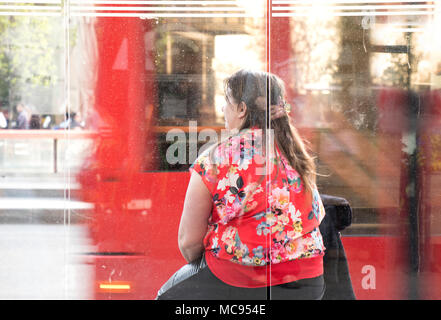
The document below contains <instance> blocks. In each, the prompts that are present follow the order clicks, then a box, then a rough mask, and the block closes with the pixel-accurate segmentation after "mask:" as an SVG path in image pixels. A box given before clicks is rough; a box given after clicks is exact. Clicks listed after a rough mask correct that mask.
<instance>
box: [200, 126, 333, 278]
mask: <svg viewBox="0 0 441 320" xmlns="http://www.w3.org/2000/svg"><path fill="white" fill-rule="evenodd" d="M264 141H265V140H264V137H263V135H262V130H260V129H257V128H252V129H244V130H241V131H240V132H239V133H238V134H236V135H234V136H232V137H230V138H229V139H227V140H226V141H224V142H222V143H220V144H219V145H217V146H216V147H215V149H211V150H207V152H205V153H204V154H203V155H201V156H200V157H199V158H198V159H197V161H196V162H195V164H194V165H193V166H192V168H191V170H193V171H195V172H197V173H198V174H199V175H200V176H201V177H202V180H203V182H204V183H205V185H206V186H207V188H208V190H209V191H210V194H211V196H212V199H213V207H212V213H211V217H210V220H209V230H208V232H207V234H206V237H205V239H204V246H205V250H206V257H207V262H208V264H209V266H210V267H211V269H212V271H213V272H214V273H215V274H216V272H217V275H218V276H219V277H220V278H221V279H223V280H224V281H225V282H227V283H228V282H230V283H231V282H234V283H231V284H233V285H242V286H260V285H263V284H264V283H265V285H266V280H265V279H263V278H265V277H266V272H265V270H264V268H262V266H266V265H268V264H269V263H270V262H271V265H272V266H274V265H276V264H280V263H285V262H293V263H291V264H299V261H300V260H303V262H304V261H306V260H304V259H311V258H315V257H319V258H320V259H317V261H319V260H321V257H322V255H323V253H324V247H323V242H322V238H321V235H320V231H319V229H318V226H319V224H320V221H321V220H322V219H323V217H324V214H325V213H324V208H323V205H322V203H321V200H320V197H319V194H318V192H317V189H315V188H314V189H313V192H312V193H311V192H309V191H308V190H307V189H306V188H305V186H304V183H303V181H302V179H301V177H300V175H299V174H298V173H297V171H296V170H294V169H293V168H292V167H291V166H290V165H289V163H288V161H287V160H286V158H285V157H284V156H283V155H282V154H281V153H280V152H279V150H278V148H276V150H275V153H274V154H271V155H268V157H269V163H270V166H268V168H267V169H266V167H265V161H266V160H267V159H266V155H265V152H264V149H265V148H264ZM294 261H296V262H294ZM312 261H313V260H310V261H308V262H312ZM232 263H233V264H232ZM282 265H283V267H277V268H276V270H275V271H276V273H277V269H280V273H281V274H284V273H285V271H284V270H285V269H287V267H288V266H287V265H286V264H282ZM317 265H318V263H317ZM231 267H232V268H235V270H234V271H235V273H236V274H240V275H241V276H240V277H237V279H236V276H235V275H234V274H232V273H231ZM250 267H251V268H250ZM292 267H293V265H292V266H291V268H292ZM273 268H274V267H273ZM317 268H319V267H318V266H317V267H316V269H317ZM226 269H229V271H227V270H226ZM282 269H283V270H282ZM303 269H304V270H305V272H307V271H308V270H306V269H308V268H303ZM309 269H311V268H309ZM313 269H314V268H313ZM309 271H311V270H309ZM314 272H315V271H314ZM317 272H319V271H317ZM244 273H245V274H249V277H248V278H256V273H259V274H262V275H264V274H265V276H263V278H262V280H260V281H259V280H258V281H257V282H254V281H250V279H248V278H247V277H246V276H245V277H244V276H243V275H244ZM273 276H275V277H276V278H277V275H276V274H274V275H273ZM297 276H300V275H297ZM308 276H310V274H309V273H308ZM233 278H234V279H233ZM228 279H229V280H228ZM241 279H243V281H242V280H241ZM264 280H265V281H264ZM274 280H275V279H274V277H273V281H274Z"/></svg>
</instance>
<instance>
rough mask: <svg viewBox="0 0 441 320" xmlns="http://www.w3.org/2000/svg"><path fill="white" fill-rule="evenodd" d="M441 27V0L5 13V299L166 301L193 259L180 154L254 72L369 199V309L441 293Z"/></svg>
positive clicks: (349, 241)
mask: <svg viewBox="0 0 441 320" xmlns="http://www.w3.org/2000/svg"><path fill="white" fill-rule="evenodd" d="M440 28H441V3H440V2H439V1H395V0H394V1H387V2H383V1H379V0H378V1H377V0H370V1H355V0H346V1H334V0H331V1H329V0H328V1H313V2H311V1H305V0H296V1H276V0H272V1H269V0H268V1H264V0H235V1H226V0H218V1H184V0H179V1H135V0H126V1H112V0H109V1H93V0H47V1H43V0H41V1H37V0H33V1H0V268H1V271H2V272H0V274H1V275H0V282H1V283H2V286H1V287H0V298H1V299H22V298H24V299H153V298H154V297H155V295H156V292H157V290H158V289H159V287H160V286H161V284H162V283H163V282H164V281H166V280H167V279H168V277H169V276H171V275H172V274H173V272H174V271H175V270H176V269H177V268H178V267H179V266H181V265H182V264H183V263H184V260H183V258H182V257H181V255H180V253H179V250H178V249H177V240H176V239H177V226H178V223H179V218H180V213H181V208H182V203H183V197H184V194H185V190H186V183H184V182H186V181H187V180H188V178H189V176H188V171H187V169H188V166H189V163H188V161H187V163H186V164H182V163H177V164H172V163H168V162H167V161H166V152H167V150H168V148H169V147H170V146H171V145H172V144H175V146H177V145H178V146H180V147H182V148H183V149H182V150H185V151H186V152H187V153H186V154H187V155H189V153H190V152H191V150H190V149H191V148H192V145H197V146H198V148H199V147H200V146H202V145H203V144H204V143H205V142H206V138H205V137H203V135H202V134H201V132H202V131H203V130H204V129H212V130H215V131H216V132H218V133H219V132H220V130H221V129H222V128H223V124H224V116H223V113H222V106H223V103H224V92H223V82H222V81H223V79H225V78H226V77H227V76H228V75H230V74H232V73H233V72H235V71H237V70H238V69H240V68H249V69H257V70H264V71H270V72H273V73H275V74H277V75H278V76H279V77H281V78H282V79H283V80H284V81H285V84H286V89H287V97H286V98H287V101H288V103H290V105H291V106H292V112H291V117H292V122H293V124H294V125H295V126H296V127H297V128H298V130H299V131H300V133H301V134H302V135H303V136H304V137H305V139H307V140H308V141H309V142H310V148H311V150H312V152H313V153H314V155H315V156H316V157H317V163H318V168H319V172H320V173H321V175H320V176H319V179H318V187H319V190H320V192H321V193H324V194H330V195H334V196H338V197H343V198H345V199H347V200H348V201H349V203H350V204H351V207H352V210H353V221H352V225H351V226H350V227H348V228H347V229H345V230H344V231H343V232H342V240H343V244H344V246H345V251H346V256H347V259H348V264H349V270H350V273H351V279H352V285H353V287H354V291H355V293H356V296H357V298H359V299H440V298H441V296H440V293H439V291H438V290H436V288H437V287H438V285H441V270H440V267H439V266H440V265H441V264H440V263H439V262H440V259H441V254H440V252H441V250H440V249H441V238H440V234H441V196H440V193H439V190H441V130H440V129H441V95H440V94H441V91H440V90H441V38H440V37H439V36H438V34H437V31H438V30H440ZM190 121H196V122H197V129H196V132H192V129H190V128H189V122H190ZM172 129H175V130H179V132H181V133H182V134H183V135H184V137H185V140H184V141H182V140H181V141H177V140H173V141H170V139H167V133H169V132H170V130H172ZM187 159H188V157H187ZM165 222H166V223H165Z"/></svg>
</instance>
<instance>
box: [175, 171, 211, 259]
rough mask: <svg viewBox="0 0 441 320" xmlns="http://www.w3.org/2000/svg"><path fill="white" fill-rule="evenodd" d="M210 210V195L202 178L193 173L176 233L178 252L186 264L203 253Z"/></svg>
mask: <svg viewBox="0 0 441 320" xmlns="http://www.w3.org/2000/svg"><path fill="white" fill-rule="evenodd" d="M211 208H212V197H211V194H210V192H209V191H208V189H207V187H206V186H205V184H204V182H203V181H202V178H201V177H200V176H199V175H198V174H197V173H196V172H194V171H193V172H192V174H191V177H190V182H189V183H188V188H187V194H186V195H185V202H184V210H183V212H182V216H181V222H180V224H179V233H178V244H179V250H181V253H182V255H183V256H184V258H185V260H187V262H192V261H194V260H196V259H197V258H199V257H200V256H201V255H202V253H203V252H204V244H203V240H204V237H205V234H206V233H207V228H208V218H209V217H210V214H211Z"/></svg>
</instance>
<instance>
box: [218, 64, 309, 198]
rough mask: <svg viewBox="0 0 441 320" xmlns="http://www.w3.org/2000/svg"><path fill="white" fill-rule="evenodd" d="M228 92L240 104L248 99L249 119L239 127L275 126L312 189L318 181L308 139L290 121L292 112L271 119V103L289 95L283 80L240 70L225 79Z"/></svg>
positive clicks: (285, 150) (286, 152)
mask: <svg viewBox="0 0 441 320" xmlns="http://www.w3.org/2000/svg"><path fill="white" fill-rule="evenodd" d="M224 91H225V95H226V96H227V93H228V96H231V97H232V98H233V99H234V100H235V102H236V103H237V104H238V105H239V104H240V103H241V102H244V103H245V104H246V106H247V110H246V115H245V120H244V122H243V124H242V126H241V128H239V130H242V129H245V128H252V127H258V128H260V129H262V131H263V133H264V135H265V134H266V132H267V129H273V132H274V140H275V143H276V145H277V147H278V148H279V150H280V152H281V153H282V154H283V155H284V156H285V158H286V159H287V160H288V162H289V164H290V165H291V167H292V168H294V169H295V170H296V171H297V172H298V173H299V175H300V176H301V178H302V180H303V183H304V185H305V187H306V190H307V191H312V189H313V188H314V187H315V183H316V171H315V162H314V158H313V157H312V156H311V155H310V154H309V153H308V152H307V150H306V146H305V142H304V141H303V140H302V138H301V137H300V135H299V134H298V132H297V129H296V128H295V127H294V126H293V125H292V124H291V123H290V120H289V117H288V115H286V116H283V117H279V118H277V119H270V113H271V109H270V108H271V106H272V105H278V104H280V103H281V99H283V97H284V95H285V86H284V83H283V81H282V80H281V79H280V78H279V77H277V76H276V75H274V74H271V73H266V72H260V71H250V70H239V71H238V72H236V73H234V74H233V75H231V76H230V77H228V78H227V79H225V82H224ZM262 101H263V103H262Z"/></svg>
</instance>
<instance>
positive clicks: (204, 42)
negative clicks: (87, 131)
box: [69, 1, 267, 299]
mask: <svg viewBox="0 0 441 320" xmlns="http://www.w3.org/2000/svg"><path fill="white" fill-rule="evenodd" d="M263 9H264V2H262V1H259V2H255V1H254V2H253V3H251V2H249V1H211V2H206V3H202V2H201V3H191V2H188V3H187V2H186V1H182V4H181V3H174V4H173V5H169V4H166V3H165V4H164V5H161V4H159V3H158V4H150V5H149V4H137V5H136V6H135V5H134V6H128V5H121V4H118V3H115V4H113V5H112V6H111V5H110V3H109V4H108V5H107V6H104V5H102V6H101V5H99V4H98V3H97V4H96V5H95V6H94V7H92V6H90V7H85V6H81V5H80V4H77V3H72V5H71V8H70V12H71V14H72V15H74V16H77V17H78V21H79V23H80V26H83V27H84V25H85V23H91V21H93V27H92V26H91V28H92V29H91V30H92V31H91V30H90V29H87V30H86V28H83V32H81V31H78V32H76V33H75V34H74V35H75V36H76V37H77V39H78V40H77V41H78V42H79V43H82V44H83V47H81V48H79V51H78V52H83V51H86V52H88V53H93V52H96V55H92V56H91V55H86V56H87V59H91V58H92V57H93V58H94V59H95V60H93V61H95V62H92V61H90V60H87V63H88V66H82V65H81V64H79V65H78V66H79V67H78V69H75V68H73V72H72V74H71V79H72V80H71V85H72V92H74V91H73V89H74V84H75V83H77V82H75V81H74V80H73V78H72V77H73V74H75V73H78V75H80V78H81V76H82V75H83V74H84V72H87V70H88V68H89V66H95V68H96V69H95V70H96V71H95V72H92V73H91V74H90V75H95V77H96V79H95V80H96V88H95V91H93V92H94V94H93V99H94V101H93V102H91V103H90V104H89V107H88V109H87V111H84V110H82V114H84V113H87V112H88V113H89V115H91V116H93V120H94V121H93V123H92V124H91V126H93V129H94V130H96V132H97V136H96V139H95V140H94V143H93V145H94V147H95V148H94V151H93V152H92V155H91V157H90V158H89V159H87V162H86V163H85V165H84V166H83V167H82V169H81V171H80V172H79V173H78V175H77V177H78V180H79V181H80V184H81V196H82V199H83V200H84V201H87V202H92V203H93V204H94V208H95V209H94V212H93V219H91V220H90V221H89V227H90V230H91V237H92V241H93V243H94V245H95V249H94V252H93V253H92V254H91V255H90V257H91V258H93V259H94V265H95V268H96V269H95V278H96V283H97V287H96V288H95V291H94V297H95V298H97V299H154V298H155V297H156V295H157V293H158V290H159V289H160V288H161V286H162V285H163V284H164V283H165V281H167V280H168V279H169V278H170V277H171V276H172V275H173V273H174V272H176V271H177V270H178V269H179V268H181V267H182V266H183V265H184V264H185V263H186V260H185V259H184V258H183V255H182V254H181V252H180V251H179V248H178V246H177V239H178V227H179V221H180V218H181V213H182V211H183V204H184V197H185V194H186V191H187V185H188V182H189V179H190V172H189V171H188V169H189V167H190V165H191V164H193V163H194V162H195V160H196V159H197V157H198V155H200V154H202V151H203V150H204V149H207V147H208V146H209V145H212V144H213V143H215V142H218V141H220V139H221V138H225V136H226V132H224V131H225V130H223V129H224V115H223V111H222V108H223V106H224V104H225V94H224V87H223V79H224V78H225V77H226V76H228V75H230V74H232V73H233V72H234V71H236V70H237V69H238V68H241V67H249V68H256V69H262V70H265V69H266V61H267V60H266V56H265V52H266V51H265V50H266V45H265V43H266V42H265V34H266V33H265V30H266V26H265V20H264V15H263ZM86 17H87V19H90V20H87V19H86ZM92 17H93V18H92ZM93 29H94V30H95V36H96V39H95V40H96V42H94V41H92V39H90V33H93ZM74 35H72V37H73V36H74ZM92 45H94V46H96V47H95V48H92V47H91V46H92ZM72 51H73V50H71V52H72ZM72 55H73V54H72V53H71V58H72ZM71 64H72V65H73V62H72V63H71ZM87 74H88V75H89V73H87ZM81 80H82V78H81ZM78 83H80V80H78ZM76 96H78V97H80V98H81V94H79V95H76ZM73 98H74V97H73V94H71V100H72V99H73ZM88 119H89V118H88ZM86 123H89V121H86ZM70 146H71V144H70V143H69V147H70ZM214 196H215V195H214V194H212V197H214ZM171 199H172V201H171ZM219 200H221V199H219ZM213 226H214V225H213ZM219 241H220V239H219ZM222 241H223V240H222ZM232 257H233V256H231V257H230V258H232ZM262 276H263V277H264V278H265V277H266V272H265V269H264V271H263V272H262ZM115 284H116V285H115ZM209 291H210V292H207V293H206V294H207V295H208V294H216V290H214V289H213V290H209ZM196 294H197V293H196V292H195V295H196ZM207 295H204V298H207ZM199 297H200V295H199ZM266 297H267V293H266V289H265V288H262V290H261V291H260V293H259V294H258V298H260V299H266ZM181 298H184V297H181ZM191 298H192V296H191V295H190V296H189V295H188V292H187V291H186V292H185V299H191Z"/></svg>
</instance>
